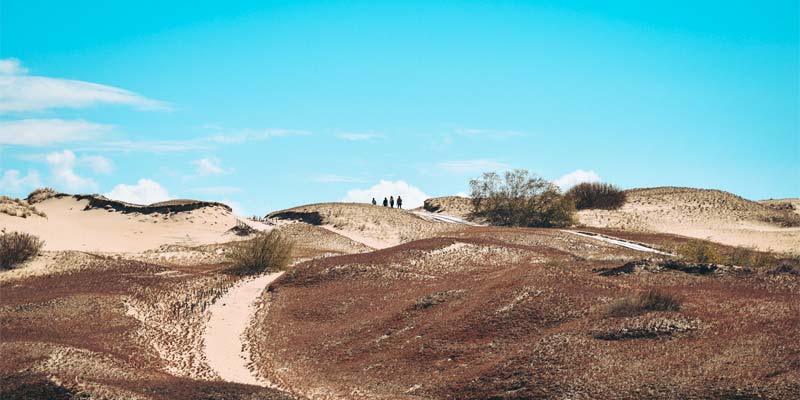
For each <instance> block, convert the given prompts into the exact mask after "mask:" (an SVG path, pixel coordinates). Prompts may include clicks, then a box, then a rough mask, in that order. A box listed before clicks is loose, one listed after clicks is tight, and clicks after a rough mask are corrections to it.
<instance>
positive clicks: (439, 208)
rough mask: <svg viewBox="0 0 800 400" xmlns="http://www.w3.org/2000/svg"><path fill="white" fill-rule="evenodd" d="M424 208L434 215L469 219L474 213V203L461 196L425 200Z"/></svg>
mask: <svg viewBox="0 0 800 400" xmlns="http://www.w3.org/2000/svg"><path fill="white" fill-rule="evenodd" d="M422 208H423V209H424V210H425V211H428V212H432V213H442V214H446V215H451V216H453V217H458V218H463V219H468V217H469V216H470V214H471V213H472V202H471V200H470V199H468V198H466V197H459V196H445V197H433V198H430V199H427V200H425V203H424V204H423V205H422Z"/></svg>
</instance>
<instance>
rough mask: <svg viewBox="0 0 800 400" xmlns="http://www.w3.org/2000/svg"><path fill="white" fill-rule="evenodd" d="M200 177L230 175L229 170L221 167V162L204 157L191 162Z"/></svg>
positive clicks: (214, 158) (213, 158)
mask: <svg viewBox="0 0 800 400" xmlns="http://www.w3.org/2000/svg"><path fill="white" fill-rule="evenodd" d="M192 164H193V165H194V166H195V167H196V168H197V173H198V174H200V175H223V174H227V173H230V170H228V169H225V168H223V167H222V163H221V161H220V160H219V159H218V158H216V157H206V158H201V159H199V160H194V161H192Z"/></svg>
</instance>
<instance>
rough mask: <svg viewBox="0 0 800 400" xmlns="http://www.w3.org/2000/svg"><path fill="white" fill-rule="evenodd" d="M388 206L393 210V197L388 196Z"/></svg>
mask: <svg viewBox="0 0 800 400" xmlns="http://www.w3.org/2000/svg"><path fill="white" fill-rule="evenodd" d="M389 206H391V207H392V208H394V196H389Z"/></svg>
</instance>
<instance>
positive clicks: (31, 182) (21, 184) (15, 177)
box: [0, 169, 41, 193]
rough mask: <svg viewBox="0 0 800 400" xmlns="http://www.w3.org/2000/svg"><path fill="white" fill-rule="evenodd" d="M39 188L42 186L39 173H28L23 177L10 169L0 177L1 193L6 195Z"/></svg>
mask: <svg viewBox="0 0 800 400" xmlns="http://www.w3.org/2000/svg"><path fill="white" fill-rule="evenodd" d="M39 186H41V185H40V180H39V173H38V172H36V171H28V173H27V174H26V175H25V176H23V175H22V174H21V173H20V172H19V171H17V170H15V169H9V170H7V171H5V172H3V175H2V176H0V191H2V192H5V193H19V192H23V191H28V190H31V189H35V188H37V187H39Z"/></svg>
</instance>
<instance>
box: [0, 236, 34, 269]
mask: <svg viewBox="0 0 800 400" xmlns="http://www.w3.org/2000/svg"><path fill="white" fill-rule="evenodd" d="M42 246H44V241H42V240H40V239H39V238H38V237H36V236H33V235H31V234H28V233H21V232H6V231H5V230H3V231H0V268H13V267H15V266H17V265H18V264H20V263H22V262H25V261H26V260H28V259H29V258H31V257H33V256H35V255H37V254H39V251H41V249H42Z"/></svg>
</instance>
